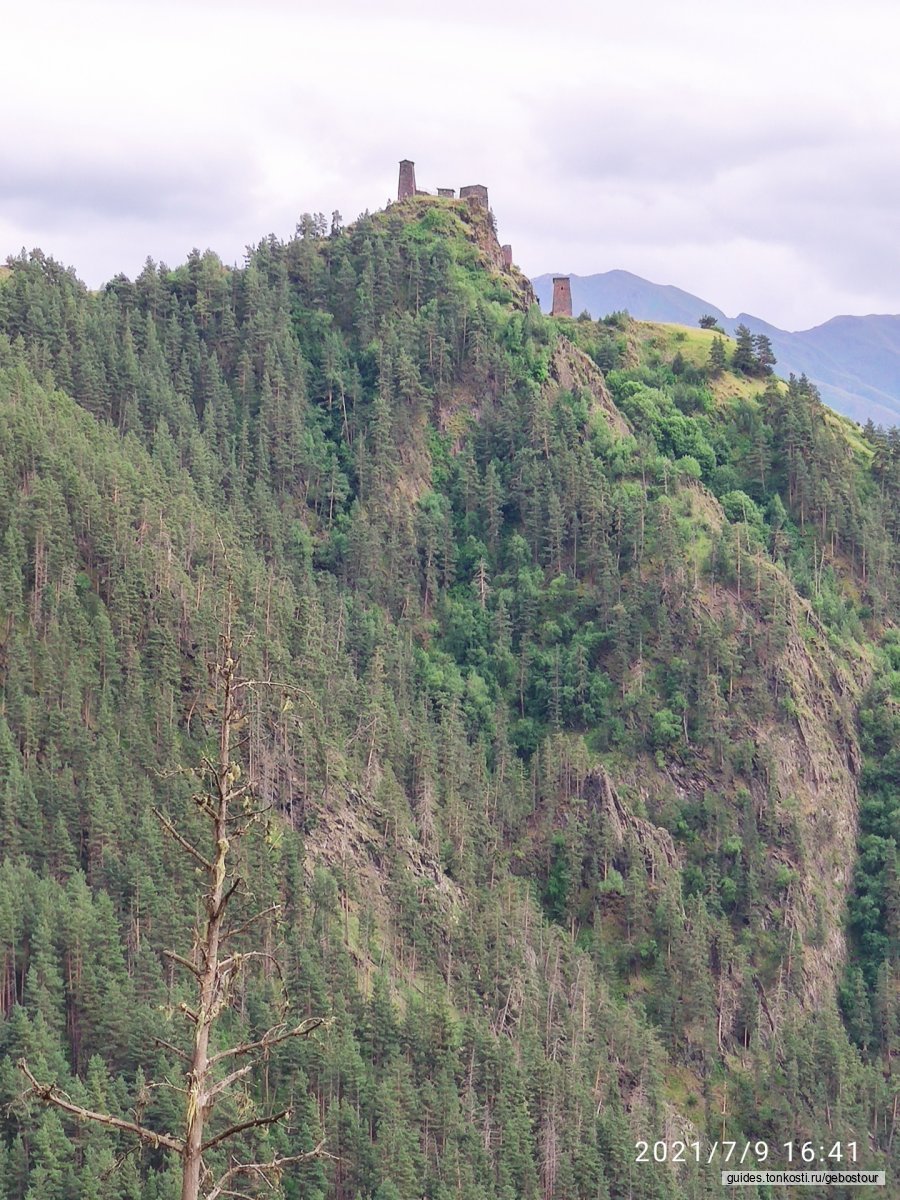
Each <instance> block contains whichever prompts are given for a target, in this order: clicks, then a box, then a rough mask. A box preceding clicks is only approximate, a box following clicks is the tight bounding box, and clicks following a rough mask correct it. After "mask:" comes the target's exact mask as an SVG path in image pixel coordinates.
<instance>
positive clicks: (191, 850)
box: [153, 808, 213, 871]
mask: <svg viewBox="0 0 900 1200" xmlns="http://www.w3.org/2000/svg"><path fill="white" fill-rule="evenodd" d="M153 813H154V816H156V818H157V819H158V820H159V821H160V822H161V823H162V825H163V826H164V828H165V830H166V832H167V833H168V834H169V836H170V837H173V838H174V839H175V841H176V842H177V843H178V845H179V846H181V848H182V849H183V850H187V852H188V854H190V855H191V857H192V858H195V859H196V860H197V862H198V863H199V864H200V866H201V867H203V868H205V870H207V871H212V870H213V865H212V863H211V862H210V861H209V860H208V859H206V858H204V857H203V855H202V854H201V853H200V851H199V850H198V849H197V847H196V846H192V845H191V843H190V842H189V841H188V840H187V838H186V837H182V835H181V834H180V833H179V832H178V830H177V829H176V828H175V826H174V825H173V824H172V822H171V821H170V820H169V818H168V817H167V816H166V815H165V813H163V812H162V811H161V809H158V808H154V810H153Z"/></svg>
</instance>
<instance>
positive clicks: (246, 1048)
mask: <svg viewBox="0 0 900 1200" xmlns="http://www.w3.org/2000/svg"><path fill="white" fill-rule="evenodd" d="M324 1024H325V1018H324V1017H309V1018H307V1020H306V1021H301V1023H300V1024H299V1025H296V1026H294V1028H293V1029H285V1028H284V1025H274V1026H273V1027H272V1028H271V1029H269V1030H268V1031H267V1032H266V1033H264V1034H263V1036H262V1037H261V1038H260V1039H259V1041H258V1042H242V1043H241V1044H240V1045H239V1046H234V1047H233V1048H232V1049H231V1050H220V1051H219V1053H218V1054H214V1055H213V1056H212V1057H211V1058H210V1060H209V1065H210V1066H213V1065H214V1064H215V1063H218V1062H222V1061H223V1059H226V1058H240V1057H241V1056H242V1055H244V1054H252V1053H253V1052H254V1050H270V1049H271V1048H272V1047H273V1046H278V1045H279V1044H280V1043H281V1042H286V1041H288V1040H289V1039H290V1038H295V1037H309V1035H310V1034H311V1033H313V1032H315V1030H316V1029H319V1028H321V1026H322V1025H324Z"/></svg>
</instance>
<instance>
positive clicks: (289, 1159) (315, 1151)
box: [206, 1139, 335, 1200]
mask: <svg viewBox="0 0 900 1200" xmlns="http://www.w3.org/2000/svg"><path fill="white" fill-rule="evenodd" d="M324 1147H325V1141H324V1139H323V1140H322V1141H321V1142H319V1143H318V1145H316V1146H314V1147H313V1148H312V1150H307V1152H306V1153H305V1154H290V1155H285V1156H284V1157H283V1158H278V1157H275V1158H273V1159H272V1161H271V1162H267V1163H263V1162H253V1163H236V1164H235V1165H234V1166H233V1167H229V1168H228V1170H227V1171H226V1172H225V1174H224V1175H222V1176H221V1178H220V1179H219V1182H218V1183H217V1184H216V1185H215V1187H214V1188H213V1189H212V1191H211V1192H210V1193H209V1194H208V1196H207V1197H206V1200H219V1197H220V1196H230V1195H233V1194H234V1193H233V1192H229V1191H228V1184H229V1183H230V1182H231V1180H232V1179H234V1178H235V1176H237V1175H262V1176H263V1178H265V1177H266V1173H267V1172H268V1171H272V1172H275V1173H277V1172H278V1171H282V1170H284V1168H285V1167H290V1166H295V1165H296V1164H297V1163H304V1162H310V1161H311V1160H312V1159H314V1158H329V1159H332V1160H334V1157H335V1156H334V1155H333V1154H329V1153H328V1152H327V1151H326V1150H325V1148H324ZM237 1195H239V1196H240V1195H241V1193H240V1192H238V1193H237Z"/></svg>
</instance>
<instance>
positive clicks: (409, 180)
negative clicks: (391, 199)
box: [397, 158, 416, 200]
mask: <svg viewBox="0 0 900 1200" xmlns="http://www.w3.org/2000/svg"><path fill="white" fill-rule="evenodd" d="M415 194H416V164H415V163H414V162H411V161H410V160H409V159H408V158H402V159H401V160H400V182H399V183H398V184H397V199H398V200H405V199H406V197H407V196H414V195H415Z"/></svg>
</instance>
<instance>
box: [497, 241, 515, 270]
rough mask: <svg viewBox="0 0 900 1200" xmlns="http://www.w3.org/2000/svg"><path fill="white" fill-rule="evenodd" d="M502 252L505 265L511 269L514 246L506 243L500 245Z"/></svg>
mask: <svg viewBox="0 0 900 1200" xmlns="http://www.w3.org/2000/svg"><path fill="white" fill-rule="evenodd" d="M500 252H501V253H502V255H503V265H504V267H506V268H507V270H509V268H510V267H511V266H512V246H510V245H508V244H507V245H506V246H501V247H500Z"/></svg>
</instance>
